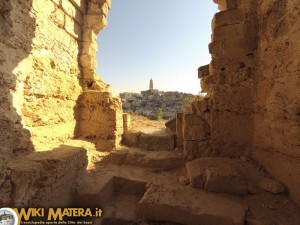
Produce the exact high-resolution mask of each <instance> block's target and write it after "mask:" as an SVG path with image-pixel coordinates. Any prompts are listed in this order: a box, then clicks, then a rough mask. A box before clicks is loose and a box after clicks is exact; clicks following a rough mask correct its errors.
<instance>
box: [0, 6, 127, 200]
mask: <svg viewBox="0 0 300 225" xmlns="http://www.w3.org/2000/svg"><path fill="white" fill-rule="evenodd" d="M109 8H110V0H26V1H19V0H10V1H0V170H1V172H0V192H1V193H2V194H1V198H0V205H8V204H11V205H12V204H13V205H20V206H25V205H27V204H32V205H33V204H34V205H41V204H42V205H45V204H46V202H49V204H52V203H53V202H51V198H53V199H60V198H61V197H58V196H65V198H64V199H63V200H62V204H67V203H68V201H69V200H70V199H69V198H70V194H71V193H72V190H73V189H74V186H75V185H76V180H77V178H78V174H79V170H83V169H84V168H85V167H86V158H87V157H86V152H85V151H80V152H79V153H78V154H77V153H76V152H73V153H72V152H69V153H68V148H61V149H60V151H49V150H51V149H53V148H54V146H59V145H61V144H63V143H64V142H65V141H66V140H68V139H71V138H73V137H74V135H75V133H76V132H81V134H82V133H83V136H84V135H87V134H85V133H84V132H85V131H86V130H80V127H81V126H80V123H82V121H81V120H80V118H82V117H81V116H80V115H79V113H80V112H81V108H82V107H81V106H82V105H83V104H85V106H87V108H91V107H92V106H93V104H97V103H95V102H92V103H91V102H90V101H88V100H87V99H85V98H82V97H81V96H82V95H85V93H89V92H93V93H94V94H96V97H94V100H95V101H97V100H99V101H100V100H101V102H100V103H99V104H98V105H99V108H97V110H98V111H99V112H101V113H96V115H97V116H99V117H100V118H97V119H98V120H99V121H102V122H103V123H107V126H106V130H103V129H99V130H100V131H99V130H97V132H98V133H97V134H98V135H95V134H91V133H88V135H92V136H94V137H95V138H98V139H99V140H97V143H100V142H101V141H103V142H105V141H108V140H109V141H110V142H113V144H114V145H115V144H116V143H117V142H118V141H119V136H120V135H118V134H119V133H121V132H122V130H123V125H122V123H123V122H122V121H123V120H122V113H121V112H120V116H119V117H120V119H119V117H118V115H119V114H117V113H114V114H113V113H111V111H109V110H108V109H112V110H117V109H120V110H121V103H120V100H119V99H118V98H116V97H114V96H113V95H112V94H111V93H110V92H109V85H107V84H105V83H104V82H103V81H102V80H101V79H100V78H98V75H97V74H96V73H95V69H96V51H97V39H96V37H97V35H98V34H99V32H100V30H101V29H103V28H104V27H105V25H106V24H107V12H108V10H109ZM81 100H84V101H86V103H84V102H81ZM103 102H104V103H105V104H104V105H102V103H103ZM88 103H91V104H92V105H87V104H88ZM110 104H111V105H110ZM108 118H109V119H110V120H109V122H108ZM118 121H119V122H118ZM85 122H86V123H87V126H89V125H91V124H92V123H93V122H94V121H92V120H86V121H85ZM119 124H121V125H119ZM109 129H111V130H109ZM99 132H100V135H99ZM101 132H103V133H101ZM107 133H109V134H113V135H111V136H109V135H106V134H107ZM102 139H103V140H102ZM99 146H101V145H100V144H99ZM34 151H36V152H34ZM39 151H46V152H45V153H44V152H43V153H39ZM30 152H33V153H30ZM23 153H24V154H23ZM41 154H42V155H41ZM40 156H41V157H42V159H38V158H39V157H40ZM52 158H53V159H52ZM66 171H68V173H69V175H65V172H66ZM55 174H57V176H58V177H60V178H61V179H60V180H59V179H58V180H56V178H57V177H56V175H55ZM56 183H57V184H56ZM32 185H33V187H32ZM56 185H57V186H56ZM53 199H52V200H53ZM53 204H54V205H57V204H56V203H53Z"/></svg>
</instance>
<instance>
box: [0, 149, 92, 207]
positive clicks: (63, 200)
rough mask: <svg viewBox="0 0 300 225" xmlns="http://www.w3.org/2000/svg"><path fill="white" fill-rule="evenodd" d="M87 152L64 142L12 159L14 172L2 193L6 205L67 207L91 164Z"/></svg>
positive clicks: (11, 163)
mask: <svg viewBox="0 0 300 225" xmlns="http://www.w3.org/2000/svg"><path fill="white" fill-rule="evenodd" d="M86 154H87V152H86V150H85V149H84V148H81V147H72V146H67V145H61V146H60V147H58V148H55V149H52V150H49V151H41V152H32V153H30V154H27V155H21V156H19V157H17V158H15V159H13V160H11V161H9V162H8V163H7V170H9V171H10V175H9V176H7V179H6V180H5V181H4V182H5V184H4V185H2V186H4V187H5V188H2V190H1V192H2V194H0V199H1V203H2V205H9V204H14V206H16V207H27V206H30V207H37V206H41V205H43V206H44V207H48V206H49V207H50V206H51V207H52V206H53V207H66V206H67V205H69V204H70V203H71V202H72V197H73V196H72V194H71V193H72V190H73V188H74V186H76V182H77V179H78V177H79V176H80V175H81V174H82V173H84V171H85V168H86V166H87V162H88V160H87V155H86ZM66 171H68V172H67V173H66ZM12 184H13V186H12ZM6 188H7V189H8V190H6ZM11 190H14V191H12V192H11Z"/></svg>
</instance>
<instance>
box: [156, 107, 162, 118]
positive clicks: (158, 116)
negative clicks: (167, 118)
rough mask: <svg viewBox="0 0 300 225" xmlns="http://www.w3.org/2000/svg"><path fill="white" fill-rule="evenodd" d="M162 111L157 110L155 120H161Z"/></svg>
mask: <svg viewBox="0 0 300 225" xmlns="http://www.w3.org/2000/svg"><path fill="white" fill-rule="evenodd" d="M162 114H163V110H162V108H158V110H157V112H156V114H155V120H161V119H162Z"/></svg>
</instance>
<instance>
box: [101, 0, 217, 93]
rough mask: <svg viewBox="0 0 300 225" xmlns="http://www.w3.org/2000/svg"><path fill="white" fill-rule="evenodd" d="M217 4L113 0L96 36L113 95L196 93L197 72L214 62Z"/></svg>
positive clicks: (201, 0)
mask: <svg viewBox="0 0 300 225" xmlns="http://www.w3.org/2000/svg"><path fill="white" fill-rule="evenodd" d="M216 12H217V5H216V4H214V3H213V0H184V1H182V0H112V9H111V10H110V12H109V15H108V26H107V27H106V28H105V29H104V30H103V31H101V33H100V35H99V37H98V45H99V51H98V54H97V59H98V68H97V72H98V74H100V76H101V77H102V78H103V80H104V81H105V82H107V83H109V84H111V86H112V91H113V92H115V93H120V92H125V91H128V92H140V91H141V90H148V88H149V80H150V79H151V78H152V79H153V80H154V88H155V89H159V90H161V91H181V92H187V93H193V94H197V93H198V92H199V91H200V81H199V79H198V77H197V68H198V67H199V66H202V65H206V64H208V63H209V62H210V60H211V56H210V54H209V52H208V44H209V43H210V40H211V39H210V38H211V21H212V18H213V15H214V14H215V13H216Z"/></svg>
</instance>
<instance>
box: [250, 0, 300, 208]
mask: <svg viewBox="0 0 300 225" xmlns="http://www.w3.org/2000/svg"><path fill="white" fill-rule="evenodd" d="M258 12H259V45H258V56H259V58H258V72H257V74H256V76H257V91H256V95H255V96H257V98H256V99H255V109H256V111H255V123H254V124H255V135H254V142H253V145H254V146H253V147H254V153H253V155H254V158H255V159H256V160H257V161H259V162H260V163H261V164H262V165H264V167H265V168H266V169H267V170H268V171H269V172H270V173H271V174H272V175H273V176H275V177H276V178H277V179H279V180H281V181H282V182H284V183H285V185H286V186H287V187H288V189H289V193H290V195H291V196H292V198H293V200H295V201H296V202H297V203H298V204H299V205H300V89H299V87H300V58H299V56H300V41H299V37H300V19H299V18H300V9H299V2H297V1H293V0H282V1H270V0H268V1H262V2H261V3H260V4H259V7H258Z"/></svg>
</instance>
